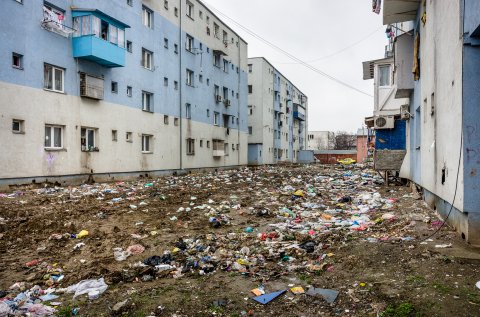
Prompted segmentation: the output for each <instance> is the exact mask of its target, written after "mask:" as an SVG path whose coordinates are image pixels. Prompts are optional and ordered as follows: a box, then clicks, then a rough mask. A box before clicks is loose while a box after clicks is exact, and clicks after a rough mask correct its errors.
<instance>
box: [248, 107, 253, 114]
mask: <svg viewBox="0 0 480 317" xmlns="http://www.w3.org/2000/svg"><path fill="white" fill-rule="evenodd" d="M248 114H249V115H253V107H252V106H248Z"/></svg>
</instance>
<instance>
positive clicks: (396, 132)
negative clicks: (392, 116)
mask: <svg viewBox="0 0 480 317" xmlns="http://www.w3.org/2000/svg"><path fill="white" fill-rule="evenodd" d="M405 131H406V123H405V121H402V120H395V128H393V129H378V130H376V131H375V133H376V138H375V149H377V150H405V149H406V144H405V143H406V142H405V140H406V134H405Z"/></svg>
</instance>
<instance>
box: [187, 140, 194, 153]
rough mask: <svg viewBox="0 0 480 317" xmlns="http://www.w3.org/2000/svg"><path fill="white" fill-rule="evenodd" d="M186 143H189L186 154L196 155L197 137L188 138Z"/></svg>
mask: <svg viewBox="0 0 480 317" xmlns="http://www.w3.org/2000/svg"><path fill="white" fill-rule="evenodd" d="M186 145H187V151H186V154H187V155H195V139H192V138H188V139H187V142H186Z"/></svg>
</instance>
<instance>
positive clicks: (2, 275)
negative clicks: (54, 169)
mask: <svg viewBox="0 0 480 317" xmlns="http://www.w3.org/2000/svg"><path fill="white" fill-rule="evenodd" d="M298 190H301V192H296V191H298ZM295 192H296V193H295ZM375 193H379V194H380V195H378V194H375ZM375 197H376V198H375ZM440 225H441V222H440V221H439V220H438V218H437V217H436V215H435V214H434V212H433V211H432V210H430V209H428V208H427V207H426V206H425V204H424V203H423V202H422V201H421V200H416V199H414V198H413V197H412V194H411V193H410V190H409V188H408V187H402V186H395V185H391V186H389V187H386V186H385V185H383V184H382V182H381V181H380V179H379V178H378V177H377V176H376V174H375V173H374V172H373V171H371V170H368V169H366V168H365V169H362V168H361V167H355V168H352V169H342V168H340V167H325V166H321V165H315V166H301V165H298V166H297V165H290V166H276V167H261V168H256V169H252V168H242V169H239V170H230V171H224V172H218V173H209V174H189V175H185V176H169V177H164V178H159V179H141V180H138V181H136V182H119V183H111V184H93V185H82V186H72V187H69V188H59V187H55V186H54V185H51V184H50V185H49V186H45V185H43V184H42V185H32V186H28V187H21V188H15V189H12V191H11V192H7V193H3V194H2V195H0V292H1V295H0V301H2V300H11V299H13V298H15V297H16V296H17V294H19V293H20V292H22V291H24V290H28V289H30V288H31V287H33V286H34V285H39V286H40V287H41V288H42V289H47V288H48V287H49V286H51V287H54V288H56V289H57V290H58V289H60V290H59V291H58V292H55V294H57V295H59V296H60V297H59V298H57V299H55V300H54V301H53V302H54V304H56V313H55V314H56V315H57V316H71V315H73V314H75V313H76V314H77V315H78V316H392V317H402V316H480V290H479V289H478V288H476V287H475V284H476V282H477V281H479V280H480V274H479V266H478V262H475V261H473V260H466V259H463V258H455V257H452V256H446V255H443V254H442V250H443V249H442V248H436V247H435V246H436V245H445V244H446V245H448V244H450V243H452V244H453V247H455V246H456V245H461V246H464V245H465V243H464V242H463V241H461V239H460V238H458V237H457V235H456V234H455V232H454V231H453V229H451V228H448V227H447V226H443V228H441V230H440V231H439V232H438V233H437V234H436V235H435V236H433V237H432V238H431V239H428V238H429V236H430V235H431V234H432V233H434V232H435V231H436V230H437V228H438V227H439V226H440ZM81 230H87V231H88V235H87V236H85V237H83V238H75V234H78V233H80V231H81ZM425 239H427V240H426V241H423V240H425ZM81 243H83V244H84V245H78V244H81ZM137 244H139V245H141V246H143V247H144V248H145V250H144V251H143V252H142V253H140V254H132V255H130V256H129V257H128V258H127V259H126V260H124V261H117V260H116V259H115V257H114V248H122V250H126V249H127V247H129V246H131V245H137ZM151 256H159V258H162V259H161V263H160V264H161V265H163V266H161V267H162V268H161V269H159V267H157V268H155V267H153V266H144V265H141V262H143V261H144V260H145V259H147V258H149V257H151ZM157 259H158V258H157ZM34 260H38V263H35V262H34V263H29V262H31V261H34ZM56 275H63V279H61V280H60V281H55V280H54V279H52V276H56ZM101 277H103V278H104V279H105V282H106V283H107V284H108V289H107V290H106V291H105V292H104V293H103V294H100V295H99V298H98V299H89V297H88V296H87V295H81V296H78V297H77V298H75V299H73V298H72V297H73V294H70V293H68V294H67V293H63V292H62V291H61V289H62V288H66V287H68V286H70V285H72V284H76V283H78V282H80V281H82V280H85V279H98V278H101ZM17 282H18V283H21V282H25V284H20V286H18V285H17V286H18V287H14V288H12V289H10V288H11V286H12V285H14V284H15V283H17ZM261 285H263V287H264V289H265V292H266V293H270V292H274V291H279V290H287V292H285V293H284V294H282V295H281V296H279V297H277V298H276V299H274V300H273V301H271V302H270V303H268V304H266V305H262V304H259V303H257V302H255V301H254V300H252V297H254V296H255V295H254V294H253V293H252V292H251V290H252V289H255V288H257V287H259V286H261ZM293 286H301V287H303V289H304V290H305V291H307V289H308V288H309V287H310V286H313V287H317V288H323V289H331V290H336V291H338V292H339V294H338V297H337V298H336V300H335V301H334V302H333V303H328V302H327V301H326V300H325V299H324V298H323V297H321V296H311V295H307V294H297V295H295V294H293V293H292V292H291V291H290V288H291V287H293ZM2 297H3V299H2ZM122 302H123V303H122ZM120 303H121V304H120ZM45 304H48V303H45ZM49 305H53V304H49ZM74 309H75V310H74ZM77 311H78V313H77ZM17 313H20V311H17ZM0 315H1V314H0Z"/></svg>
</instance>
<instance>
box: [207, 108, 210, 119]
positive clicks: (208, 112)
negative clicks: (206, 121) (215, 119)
mask: <svg viewBox="0 0 480 317" xmlns="http://www.w3.org/2000/svg"><path fill="white" fill-rule="evenodd" d="M207 118H210V109H207Z"/></svg>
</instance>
